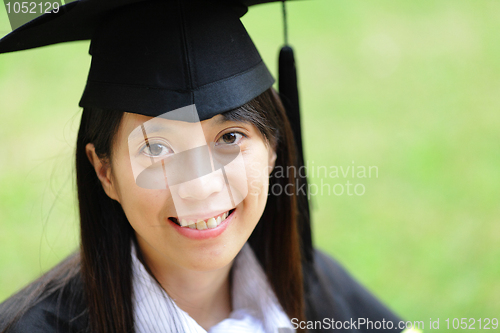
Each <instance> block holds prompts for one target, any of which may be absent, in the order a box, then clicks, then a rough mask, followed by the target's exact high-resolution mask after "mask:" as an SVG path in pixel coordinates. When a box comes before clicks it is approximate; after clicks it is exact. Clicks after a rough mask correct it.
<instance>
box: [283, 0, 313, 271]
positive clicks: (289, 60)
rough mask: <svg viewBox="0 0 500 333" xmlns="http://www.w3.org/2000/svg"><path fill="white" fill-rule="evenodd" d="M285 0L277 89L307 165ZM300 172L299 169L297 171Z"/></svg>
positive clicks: (305, 223)
mask: <svg viewBox="0 0 500 333" xmlns="http://www.w3.org/2000/svg"><path fill="white" fill-rule="evenodd" d="M285 2H286V1H283V21H284V34H285V46H283V47H282V48H281V51H280V55H279V70H278V89H279V93H280V97H281V99H282V101H283V104H284V106H285V109H286V113H287V115H288V119H289V120H290V123H291V126H292V131H293V136H294V139H295V143H296V145H297V155H298V156H297V157H298V161H297V164H298V167H301V166H303V165H304V153H303V148H302V131H301V126H300V103H299V89H298V84H297V69H296V67H295V56H294V53H293V49H292V48H291V47H290V46H289V45H288V26H287V16H286V5H285ZM297 171H299V170H297ZM297 174H298V177H299V186H300V187H301V188H304V189H306V191H305V193H306V194H304V193H303V192H302V191H298V193H297V195H298V202H299V221H298V222H299V227H300V230H299V231H300V234H301V242H302V249H303V255H304V259H305V261H306V262H308V263H312V261H313V245H312V233H311V221H310V215H309V200H308V197H307V189H308V187H307V179H306V177H301V176H300V174H301V173H299V172H297Z"/></svg>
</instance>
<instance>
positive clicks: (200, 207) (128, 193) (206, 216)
mask: <svg viewBox="0 0 500 333" xmlns="http://www.w3.org/2000/svg"><path fill="white" fill-rule="evenodd" d="M156 119H157V118H151V117H146V116H142V115H136V114H131V113H125V115H124V118H123V120H122V122H121V124H120V127H119V130H118V132H117V134H116V136H115V141H114V143H113V150H112V156H111V165H110V166H106V165H104V164H102V165H101V170H100V171H99V170H98V168H96V171H97V172H98V175H99V174H100V180H101V183H102V184H103V187H104V189H105V191H106V193H107V194H108V195H109V196H110V197H111V198H112V199H114V200H116V201H118V202H119V203H120V204H121V206H122V208H123V210H124V212H125V214H126V216H127V218H128V220H129V222H130V224H131V225H132V227H133V228H134V230H135V233H136V236H137V240H138V243H139V246H140V248H141V250H142V252H143V255H144V256H145V259H146V260H147V262H148V264H150V265H152V266H155V265H161V266H162V267H163V268H166V269H175V268H181V269H187V270H195V271H209V270H215V269H218V268H222V267H225V266H227V265H229V264H230V263H231V262H232V260H233V259H234V257H235V256H236V255H237V254H238V252H239V251H240V249H241V248H242V247H243V245H244V244H245V242H246V241H247V240H248V238H249V236H250V234H251V233H252V231H253V230H254V228H255V226H256V224H257V223H258V221H259V219H260V217H261V215H262V213H263V211H264V207H265V205H266V201H267V195H268V181H269V173H270V171H271V170H272V168H273V166H274V161H275V158H276V155H275V153H274V151H273V150H272V149H271V148H270V147H269V145H268V144H267V143H266V141H265V140H264V138H263V136H262V135H261V133H260V132H259V131H258V130H257V128H256V127H255V126H253V125H252V124H250V123H247V122H235V121H226V120H225V118H224V117H223V116H222V115H217V116H215V117H213V118H211V119H208V120H205V121H202V122H197V123H189V122H183V121H177V120H168V119H160V122H159V123H156V125H158V124H161V126H151V124H155V122H156ZM153 127H154V128H153ZM158 127H161V130H158ZM238 148H239V149H238ZM89 149H90V150H89ZM89 151H90V152H91V151H92V145H89V146H88V152H89ZM91 153H92V152H91ZM94 160H95V158H94ZM94 166H96V163H94ZM207 168H208V169H207ZM207 170H208V171H207ZM226 216H227V218H226V219H225V220H224V217H226ZM212 218H213V219H212ZM196 222H198V223H196ZM195 226H196V227H195ZM198 229H201V230H198ZM155 268H159V267H155Z"/></svg>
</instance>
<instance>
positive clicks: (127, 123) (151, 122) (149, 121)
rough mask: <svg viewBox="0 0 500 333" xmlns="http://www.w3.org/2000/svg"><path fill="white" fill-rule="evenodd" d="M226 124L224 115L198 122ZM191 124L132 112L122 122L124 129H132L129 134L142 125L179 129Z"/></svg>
mask: <svg viewBox="0 0 500 333" xmlns="http://www.w3.org/2000/svg"><path fill="white" fill-rule="evenodd" d="M225 122H228V120H227V119H226V118H225V117H224V116H223V115H222V114H218V115H215V116H213V117H212V118H209V119H206V120H202V121H198V123H200V124H201V125H202V126H205V125H208V126H210V125H221V124H223V123H225ZM190 123H191V124H192V123H193V122H188V121H182V120H173V119H168V118H166V117H162V116H158V117H149V116H145V115H142V114H137V113H130V112H125V113H124V115H123V120H122V125H123V127H124V129H127V128H128V129H130V130H129V133H130V132H131V131H132V130H133V129H135V128H137V127H140V126H141V125H143V126H144V127H145V128H148V127H149V128H154V126H163V127H165V128H170V129H177V128H183V127H185V126H189V124H190Z"/></svg>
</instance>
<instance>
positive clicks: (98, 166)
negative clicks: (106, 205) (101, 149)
mask: <svg viewBox="0 0 500 333" xmlns="http://www.w3.org/2000/svg"><path fill="white" fill-rule="evenodd" d="M85 151H86V153H87V157H88V159H89V161H90V164H92V166H93V167H94V170H95V173H96V175H97V178H99V181H100V182H101V184H102V188H103V189H104V192H106V194H107V195H108V197H110V198H111V199H113V200H116V201H118V202H120V200H118V195H117V191H116V188H115V185H114V182H113V179H112V177H111V168H110V167H109V163H107V162H104V161H102V160H101V159H100V158H99V156H97V154H96V152H95V147H94V144H93V143H88V144H87V145H86V146H85Z"/></svg>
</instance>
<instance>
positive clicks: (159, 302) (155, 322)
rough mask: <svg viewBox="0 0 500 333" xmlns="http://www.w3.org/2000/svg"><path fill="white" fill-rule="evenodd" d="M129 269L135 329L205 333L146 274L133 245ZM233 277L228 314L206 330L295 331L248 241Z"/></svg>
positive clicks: (213, 332)
mask: <svg viewBox="0 0 500 333" xmlns="http://www.w3.org/2000/svg"><path fill="white" fill-rule="evenodd" d="M132 272H133V289H134V294H133V304H134V321H135V330H136V332H137V333H156V332H158V333H160V332H162V333H164V332H175V333H177V332H182V333H207V331H206V330H205V329H204V328H202V327H201V326H200V325H199V324H198V323H197V322H196V321H195V320H194V319H193V318H191V317H190V316H189V314H187V313H186V312H185V311H183V310H181V309H180V308H179V307H178V306H177V305H176V304H175V302H174V301H173V300H172V299H171V298H170V297H169V295H168V294H167V293H166V292H165V290H163V289H162V288H161V286H160V285H159V284H158V282H156V280H155V279H154V278H153V277H151V275H149V273H148V272H147V271H146V269H145V267H144V266H143V265H142V263H141V262H140V261H139V259H138V258H137V254H136V251H135V248H134V247H132ZM232 278H233V281H232V303H233V311H232V312H231V314H230V316H229V318H227V319H224V320H223V321H221V322H219V323H218V324H216V325H215V326H212V327H211V328H210V329H209V330H208V333H285V332H286V333H288V332H290V333H291V332H294V330H293V329H292V326H291V322H290V319H289V318H288V316H287V315H286V313H285V312H284V311H283V308H282V307H281V305H280V304H279V302H278V300H277V298H276V295H275V294H274V292H273V291H272V289H271V286H270V285H269V282H268V281H267V277H266V275H265V273H264V271H263V270H262V267H261V266H260V264H259V263H258V261H257V258H256V257H255V254H254V253H253V251H252V249H251V247H250V245H248V244H245V245H244V246H243V248H242V249H241V251H240V253H239V254H238V255H237V256H236V258H235V260H234V263H233V275H232Z"/></svg>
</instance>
